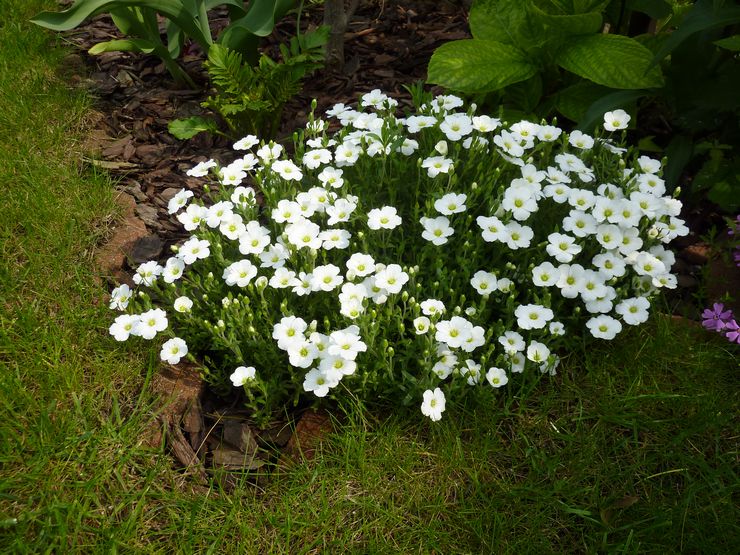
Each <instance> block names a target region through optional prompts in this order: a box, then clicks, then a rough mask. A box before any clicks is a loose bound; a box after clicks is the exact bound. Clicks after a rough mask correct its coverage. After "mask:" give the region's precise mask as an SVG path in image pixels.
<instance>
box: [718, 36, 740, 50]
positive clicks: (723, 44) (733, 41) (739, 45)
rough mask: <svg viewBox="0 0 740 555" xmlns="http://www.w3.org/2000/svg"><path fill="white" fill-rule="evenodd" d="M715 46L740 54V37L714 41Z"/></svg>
mask: <svg viewBox="0 0 740 555" xmlns="http://www.w3.org/2000/svg"><path fill="white" fill-rule="evenodd" d="M714 44H716V45H717V46H719V47H720V48H724V49H725V50H730V51H731V52H740V35H733V36H731V37H727V38H726V39H720V40H716V41H714Z"/></svg>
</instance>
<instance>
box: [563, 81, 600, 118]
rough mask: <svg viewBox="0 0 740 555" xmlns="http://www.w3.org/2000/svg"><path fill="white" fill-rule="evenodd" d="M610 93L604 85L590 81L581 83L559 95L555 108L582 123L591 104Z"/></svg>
mask: <svg viewBox="0 0 740 555" xmlns="http://www.w3.org/2000/svg"><path fill="white" fill-rule="evenodd" d="M609 91H610V89H608V88H607V87H604V86H602V85H597V84H596V83H591V82H590V81H580V82H578V83H576V84H575V85H572V86H570V87H568V88H566V89H563V90H561V91H559V92H558V93H557V95H556V99H555V107H556V108H557V110H558V112H560V113H561V114H563V115H564V116H565V117H566V118H568V119H569V120H571V121H580V120H581V119H582V118H583V116H584V115H585V114H586V111H587V110H588V109H589V107H590V106H591V104H593V103H594V102H596V101H597V100H598V99H599V98H601V97H603V96H604V95H606V94H607V93H608V92H609Z"/></svg>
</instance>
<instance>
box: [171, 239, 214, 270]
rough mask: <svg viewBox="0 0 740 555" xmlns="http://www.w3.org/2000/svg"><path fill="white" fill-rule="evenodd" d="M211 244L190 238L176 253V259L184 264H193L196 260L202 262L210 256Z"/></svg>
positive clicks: (204, 240)
mask: <svg viewBox="0 0 740 555" xmlns="http://www.w3.org/2000/svg"><path fill="white" fill-rule="evenodd" d="M210 247H211V243H210V242H209V241H208V240H207V239H198V238H197V237H191V238H190V239H188V240H187V241H185V242H184V243H183V244H182V246H181V247H180V250H178V251H177V256H178V258H180V259H182V261H183V262H184V263H185V264H193V263H194V262H195V261H196V260H204V259H206V258H208V257H209V256H210V255H211V248H210Z"/></svg>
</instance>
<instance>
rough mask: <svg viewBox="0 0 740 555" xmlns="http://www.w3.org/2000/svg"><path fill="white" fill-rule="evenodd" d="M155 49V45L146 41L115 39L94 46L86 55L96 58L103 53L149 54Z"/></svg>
mask: <svg viewBox="0 0 740 555" xmlns="http://www.w3.org/2000/svg"><path fill="white" fill-rule="evenodd" d="M155 49H156V45H154V44H152V42H151V41H148V40H146V39H116V40H109V41H107V42H99V43H98V44H96V45H94V46H93V47H92V48H90V50H88V53H89V54H91V55H92V56H97V55H99V54H102V53H103V52H141V53H143V54H151V53H152V52H154V50H155Z"/></svg>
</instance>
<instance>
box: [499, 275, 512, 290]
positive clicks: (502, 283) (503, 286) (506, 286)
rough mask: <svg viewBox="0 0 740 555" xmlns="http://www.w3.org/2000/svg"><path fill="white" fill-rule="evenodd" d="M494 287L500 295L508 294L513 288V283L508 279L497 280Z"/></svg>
mask: <svg viewBox="0 0 740 555" xmlns="http://www.w3.org/2000/svg"><path fill="white" fill-rule="evenodd" d="M496 287H497V289H498V290H499V291H501V293H508V292H509V291H511V290H512V289H513V288H514V282H513V281H511V280H510V279H509V278H499V280H498V283H497V285H496Z"/></svg>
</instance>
